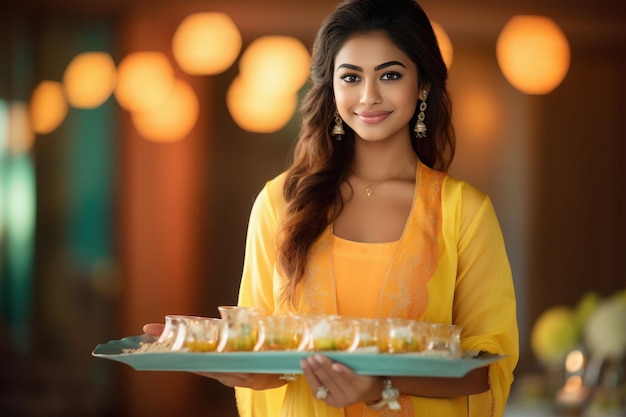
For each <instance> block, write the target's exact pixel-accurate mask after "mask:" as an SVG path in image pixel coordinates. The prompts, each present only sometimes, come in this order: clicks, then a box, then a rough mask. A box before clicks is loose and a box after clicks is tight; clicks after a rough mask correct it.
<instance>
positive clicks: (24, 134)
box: [7, 101, 35, 154]
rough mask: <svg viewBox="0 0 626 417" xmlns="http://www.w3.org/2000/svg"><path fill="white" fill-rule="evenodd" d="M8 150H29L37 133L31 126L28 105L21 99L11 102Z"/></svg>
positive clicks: (19, 152)
mask: <svg viewBox="0 0 626 417" xmlns="http://www.w3.org/2000/svg"><path fill="white" fill-rule="evenodd" d="M7 139H8V140H7V151H8V152H9V153H12V154H22V153H26V152H28V151H29V150H30V149H31V147H32V146H33V143H34V142H35V134H34V133H33V130H32V129H31V127H30V122H29V116H28V105H27V104H26V103H24V102H21V101H15V102H12V103H11V104H9V123H8V133H7Z"/></svg>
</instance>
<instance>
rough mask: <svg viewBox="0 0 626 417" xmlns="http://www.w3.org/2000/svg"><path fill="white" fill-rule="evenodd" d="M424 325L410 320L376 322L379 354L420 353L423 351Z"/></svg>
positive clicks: (398, 319) (397, 319) (380, 320)
mask: <svg viewBox="0 0 626 417" xmlns="http://www.w3.org/2000/svg"><path fill="white" fill-rule="evenodd" d="M425 333H426V329H425V323H424V322H421V321H416V320H410V319H401V318H383V319H379V320H378V325H377V329H376V339H377V345H378V350H379V351H380V352H381V353H406V352H421V351H423V350H424V339H425Z"/></svg>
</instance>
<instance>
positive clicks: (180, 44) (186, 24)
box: [172, 12, 241, 75]
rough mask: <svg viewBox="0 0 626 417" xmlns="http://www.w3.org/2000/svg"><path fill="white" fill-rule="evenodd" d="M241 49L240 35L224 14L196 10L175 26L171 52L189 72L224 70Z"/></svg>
mask: <svg viewBox="0 0 626 417" xmlns="http://www.w3.org/2000/svg"><path fill="white" fill-rule="evenodd" d="M240 51H241V34H240V33H239V29H237V26H236V25H235V22H233V20H232V19H231V18H230V16H228V15H227V14H224V13H209V12H207V13H195V14H192V15H189V16H187V17H186V18H185V19H184V20H183V21H182V22H181V23H180V25H179V26H178V28H177V29H176V32H175V33H174V37H173V39H172V53H173V54H174V58H175V59H176V62H177V63H178V65H179V66H180V68H181V69H182V70H183V71H185V72H186V73H188V74H191V75H213V74H219V73H222V72H224V71H226V70H227V69H228V68H229V67H230V66H231V65H232V64H233V62H235V60H236V59H237V57H238V56H239V52H240Z"/></svg>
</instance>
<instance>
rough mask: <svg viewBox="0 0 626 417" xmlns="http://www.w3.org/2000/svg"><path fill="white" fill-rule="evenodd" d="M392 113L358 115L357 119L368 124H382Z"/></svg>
mask: <svg viewBox="0 0 626 417" xmlns="http://www.w3.org/2000/svg"><path fill="white" fill-rule="evenodd" d="M390 114H391V112H365V113H357V117H358V118H359V119H360V120H361V121H362V122H363V123H367V124H375V123H380V122H382V121H383V120H385V119H386V118H387V117H388V116H389V115H390Z"/></svg>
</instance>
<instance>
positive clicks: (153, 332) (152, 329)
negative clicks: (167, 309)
mask: <svg viewBox="0 0 626 417" xmlns="http://www.w3.org/2000/svg"><path fill="white" fill-rule="evenodd" d="M164 328H165V325H164V324H162V323H148V324H145V325H144V326H143V332H144V333H145V334H149V335H150V336H154V337H159V336H161V333H163V329H164Z"/></svg>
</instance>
